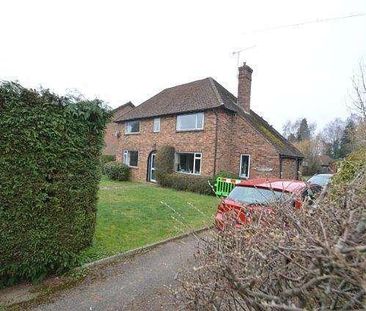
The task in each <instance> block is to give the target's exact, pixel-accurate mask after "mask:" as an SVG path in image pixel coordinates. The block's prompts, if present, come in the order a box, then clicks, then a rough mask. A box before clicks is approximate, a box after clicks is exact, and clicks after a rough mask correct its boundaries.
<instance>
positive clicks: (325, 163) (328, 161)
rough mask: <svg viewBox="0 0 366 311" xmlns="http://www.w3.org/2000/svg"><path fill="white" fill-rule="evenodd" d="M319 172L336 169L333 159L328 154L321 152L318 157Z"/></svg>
mask: <svg viewBox="0 0 366 311" xmlns="http://www.w3.org/2000/svg"><path fill="white" fill-rule="evenodd" d="M318 162H319V165H320V172H319V173H322V174H328V173H334V172H335V171H336V167H335V161H334V159H332V158H331V157H330V156H328V155H326V154H323V155H320V156H319V157H318Z"/></svg>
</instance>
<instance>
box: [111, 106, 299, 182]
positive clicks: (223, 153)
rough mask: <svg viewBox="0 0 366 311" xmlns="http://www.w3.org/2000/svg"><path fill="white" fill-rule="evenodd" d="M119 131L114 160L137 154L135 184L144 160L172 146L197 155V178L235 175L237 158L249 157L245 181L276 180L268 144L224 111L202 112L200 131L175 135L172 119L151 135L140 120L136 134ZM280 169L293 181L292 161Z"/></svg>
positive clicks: (142, 176) (143, 172) (275, 157)
mask: <svg viewBox="0 0 366 311" xmlns="http://www.w3.org/2000/svg"><path fill="white" fill-rule="evenodd" d="M216 122H217V124H218V128H217V131H216ZM120 131H121V137H120V138H119V139H118V148H117V149H118V151H117V153H116V155H117V160H119V161H122V153H123V150H137V151H138V152H139V161H138V167H137V168H132V178H133V179H135V180H140V181H145V180H146V177H147V165H148V157H149V155H150V153H151V152H152V151H154V150H157V149H159V147H161V146H163V145H171V146H174V147H175V149H176V151H177V152H201V153H202V162H201V175H205V176H212V175H213V174H214V173H218V172H219V171H222V170H224V171H230V172H232V173H234V174H237V175H238V174H239V166H240V155H241V154H249V155H250V173H249V178H257V177H279V176H280V159H279V154H278V152H277V151H276V149H275V148H274V147H273V146H272V144H270V143H269V142H268V141H267V140H266V139H265V138H264V137H263V136H262V135H261V134H259V133H258V132H257V131H256V130H255V129H254V128H253V127H252V126H251V125H249V124H248V123H247V122H246V121H245V120H244V119H242V118H241V117H239V116H238V115H234V114H231V113H228V112H227V111H224V110H216V111H206V112H205V121H204V130H202V131H192V132H177V131H176V116H167V117H161V118H160V132H159V133H154V132H153V119H146V120H140V133H139V134H127V135H126V134H125V133H124V127H122V125H120ZM216 135H217V145H216ZM215 146H216V148H217V150H216V154H217V157H216V161H215ZM214 167H215V168H216V169H214ZM282 169H283V172H284V173H283V174H284V176H286V177H287V178H295V177H296V160H291V159H287V160H286V161H284V162H283V167H282ZM268 170H270V171H268Z"/></svg>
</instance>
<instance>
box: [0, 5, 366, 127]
mask: <svg viewBox="0 0 366 311" xmlns="http://www.w3.org/2000/svg"><path fill="white" fill-rule="evenodd" d="M0 13H1V15H0V16H1V18H0V29H1V32H0V34H1V35H0V79H6V80H9V79H10V80H18V81H19V82H20V83H22V84H23V85H24V86H27V87H37V86H40V85H42V86H43V87H47V88H50V89H52V90H54V91H56V92H58V93H61V94H62V93H65V92H66V90H67V89H78V90H79V91H80V92H81V93H83V94H84V95H86V96H87V97H95V96H97V97H99V98H101V99H103V100H105V101H107V102H108V103H109V105H110V106H111V107H117V106H119V105H121V104H123V103H125V102H127V101H130V100H131V101H132V102H133V103H134V104H135V105H136V104H140V103H142V102H143V101H144V100H146V99H148V98H149V97H151V96H153V95H155V94H156V93H158V92H159V91H161V90H162V89H164V88H166V87H170V86H174V85H177V84H180V83H186V82H190V81H193V80H196V79H201V78H205V77H208V76H211V77H213V78H215V79H216V80H217V81H218V82H220V83H221V84H222V85H224V86H225V87H226V88H228V89H229V90H230V91H231V92H233V93H234V94H235V95H236V92H237V91H236V89H237V68H236V67H237V66H236V64H237V59H236V58H235V57H234V56H233V55H232V52H233V51H235V50H238V49H241V48H245V47H248V46H252V45H256V47H255V48H253V49H250V50H247V51H245V52H243V53H242V54H241V59H240V61H241V62H243V61H246V62H247V64H249V65H250V66H251V67H252V68H253V69H254V73H253V85H252V86H253V87H252V108H253V110H255V111H256V112H258V113H259V114H261V115H262V116H264V117H265V119H266V120H267V121H269V122H270V123H271V124H273V125H274V126H275V127H276V128H277V129H279V130H282V125H283V123H284V122H285V121H286V120H288V119H297V118H299V117H307V118H308V119H309V120H310V121H316V122H317V123H318V125H319V127H322V126H324V125H325V123H327V122H328V121H330V120H331V119H333V118H335V117H343V118H344V117H346V116H347V115H348V113H349V109H348V108H347V105H346V100H348V93H349V91H350V88H351V81H350V79H351V76H352V74H353V73H354V72H355V71H356V70H357V67H358V62H359V61H360V60H361V58H365V55H366V33H365V30H366V16H363V17H354V18H350V19H344V20H340V21H333V22H327V23H317V24H310V25H306V26H302V27H296V28H287V29H282V30H276V31H267V32H259V33H258V32H254V33H253V30H257V29H263V28H267V27H271V26H277V25H286V24H293V23H298V22H303V21H310V20H314V19H317V18H330V17H337V16H342V15H349V14H353V13H366V1H365V0H347V1H345V0H344V1H341V0H315V1H314V0H301V1H300V0H288V1H284V0H277V1H271V0H267V1H258V0H256V1H253V0H252V1H229V0H226V1H213V0H211V1H202V0H200V1H199V0H195V1H191V0H185V1H173V0H170V1H161V0H153V1H152V0H150V1H111V0H104V1H90V0H89V1H81V0H73V1H65V0H63V1H55V0H54V1H36V0H35V1H29V0H28V1H17V0H11V1H10V0H9V1H4V0H0Z"/></svg>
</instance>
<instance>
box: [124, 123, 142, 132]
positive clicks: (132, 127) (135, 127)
mask: <svg viewBox="0 0 366 311" xmlns="http://www.w3.org/2000/svg"><path fill="white" fill-rule="evenodd" d="M139 132H140V121H127V122H126V125H125V133H126V134H133V133H139Z"/></svg>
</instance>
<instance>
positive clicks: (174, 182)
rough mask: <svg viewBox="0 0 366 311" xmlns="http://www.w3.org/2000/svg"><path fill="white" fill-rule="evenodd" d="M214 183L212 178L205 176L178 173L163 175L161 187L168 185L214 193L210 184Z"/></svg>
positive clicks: (203, 192)
mask: <svg viewBox="0 0 366 311" xmlns="http://www.w3.org/2000/svg"><path fill="white" fill-rule="evenodd" d="M209 182H210V183H211V185H213V184H214V180H213V178H210V177H205V176H195V175H185V174H179V173H173V174H168V175H165V176H164V179H163V182H162V184H160V185H161V186H163V187H169V188H173V189H176V190H181V191H190V192H197V193H200V194H212V195H213V194H214V193H213V190H212V188H211V186H210V185H209Z"/></svg>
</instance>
